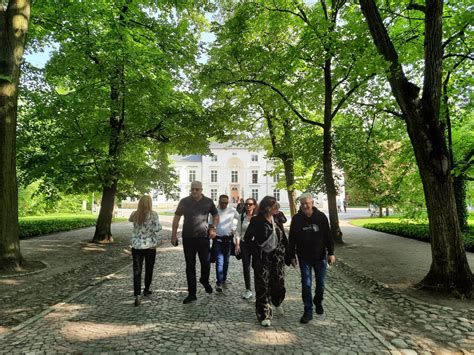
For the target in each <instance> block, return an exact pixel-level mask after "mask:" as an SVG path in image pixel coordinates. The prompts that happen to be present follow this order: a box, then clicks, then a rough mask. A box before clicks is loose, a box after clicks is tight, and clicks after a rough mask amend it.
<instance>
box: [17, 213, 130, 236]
mask: <svg viewBox="0 0 474 355" xmlns="http://www.w3.org/2000/svg"><path fill="white" fill-rule="evenodd" d="M125 220H126V218H114V221H125ZM96 222H97V216H93V215H89V216H51V217H49V216H45V217H25V218H21V217H20V219H19V224H20V239H24V238H30V237H35V236H39V235H44V234H50V233H56V232H64V231H69V230H72V229H78V228H85V227H91V226H95V224H96Z"/></svg>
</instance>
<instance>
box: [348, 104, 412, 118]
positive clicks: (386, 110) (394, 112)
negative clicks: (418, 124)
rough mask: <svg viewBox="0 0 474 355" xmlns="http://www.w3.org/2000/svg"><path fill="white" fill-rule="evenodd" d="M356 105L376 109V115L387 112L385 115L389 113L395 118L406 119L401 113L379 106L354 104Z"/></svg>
mask: <svg viewBox="0 0 474 355" xmlns="http://www.w3.org/2000/svg"><path fill="white" fill-rule="evenodd" d="M354 103H355V104H357V105H359V106H367V107H374V108H376V109H377V111H376V113H377V112H385V113H389V114H391V115H393V116H395V117H398V118H401V119H405V116H404V115H403V113H400V112H397V111H393V110H389V109H386V108H379V107H377V105H374V104H366V103H363V102H357V101H356V102H354Z"/></svg>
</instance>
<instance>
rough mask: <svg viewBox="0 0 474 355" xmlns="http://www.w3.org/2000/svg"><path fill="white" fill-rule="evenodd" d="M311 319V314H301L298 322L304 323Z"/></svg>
mask: <svg viewBox="0 0 474 355" xmlns="http://www.w3.org/2000/svg"><path fill="white" fill-rule="evenodd" d="M312 319H313V316H312V315H311V314H306V313H305V314H303V316H302V317H301V318H300V323H303V324H306V323H309V321H310V320H312Z"/></svg>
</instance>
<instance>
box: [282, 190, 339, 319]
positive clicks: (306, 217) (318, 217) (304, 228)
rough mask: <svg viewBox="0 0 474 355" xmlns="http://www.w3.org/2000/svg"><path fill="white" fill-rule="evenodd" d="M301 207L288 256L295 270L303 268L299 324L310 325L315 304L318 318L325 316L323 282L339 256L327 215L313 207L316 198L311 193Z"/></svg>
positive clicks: (306, 196) (292, 223)
mask: <svg viewBox="0 0 474 355" xmlns="http://www.w3.org/2000/svg"><path fill="white" fill-rule="evenodd" d="M300 204H301V208H300V210H299V211H298V213H297V214H296V215H294V216H293V218H292V219H291V226H290V241H289V247H288V249H289V254H288V256H289V258H290V260H291V264H292V265H293V266H294V267H296V265H297V264H298V262H299V265H300V270H301V285H302V296H303V303H304V314H303V316H302V317H301V319H300V322H301V323H308V322H309V321H310V320H311V319H313V303H314V305H315V306H316V315H317V317H318V318H323V317H324V309H323V304H322V302H323V294H324V279H325V278H326V269H327V265H328V263H329V264H330V265H331V264H334V263H335V262H336V257H335V255H334V242H333V240H332V238H331V233H330V229H329V222H328V219H327V217H326V215H325V214H324V213H323V212H321V211H319V210H318V209H317V208H316V207H314V200H313V196H312V195H311V194H310V193H304V194H302V195H301V196H300ZM296 255H297V256H298V262H297V261H296ZM313 269H314V272H315V276H316V290H315V295H314V298H313V297H312V291H311V284H312V270H313Z"/></svg>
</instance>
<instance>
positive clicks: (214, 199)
mask: <svg viewBox="0 0 474 355" xmlns="http://www.w3.org/2000/svg"><path fill="white" fill-rule="evenodd" d="M211 200H213V201H217V189H211Z"/></svg>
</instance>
